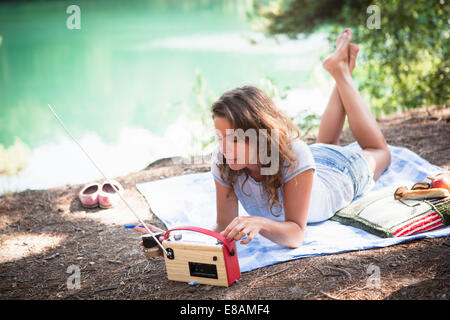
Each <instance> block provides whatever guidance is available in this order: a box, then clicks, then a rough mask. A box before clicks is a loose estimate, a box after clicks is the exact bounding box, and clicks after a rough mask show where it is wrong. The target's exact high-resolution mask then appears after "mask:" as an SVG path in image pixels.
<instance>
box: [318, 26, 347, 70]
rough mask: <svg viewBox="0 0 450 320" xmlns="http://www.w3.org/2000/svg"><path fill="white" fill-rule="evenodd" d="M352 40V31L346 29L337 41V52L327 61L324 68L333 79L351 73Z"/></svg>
mask: <svg viewBox="0 0 450 320" xmlns="http://www.w3.org/2000/svg"><path fill="white" fill-rule="evenodd" d="M351 38H352V30H351V29H350V28H346V29H345V30H344V31H343V32H342V33H341V34H340V35H339V37H338V38H337V40H336V51H335V52H334V53H333V54H332V55H331V56H329V57H328V58H326V59H325V61H324V62H323V64H322V65H323V67H324V68H325V70H327V71H328V72H329V73H330V74H331V75H332V76H333V77H334V76H335V74H336V73H341V72H343V73H348V74H349V73H350V69H349V44H350V40H351Z"/></svg>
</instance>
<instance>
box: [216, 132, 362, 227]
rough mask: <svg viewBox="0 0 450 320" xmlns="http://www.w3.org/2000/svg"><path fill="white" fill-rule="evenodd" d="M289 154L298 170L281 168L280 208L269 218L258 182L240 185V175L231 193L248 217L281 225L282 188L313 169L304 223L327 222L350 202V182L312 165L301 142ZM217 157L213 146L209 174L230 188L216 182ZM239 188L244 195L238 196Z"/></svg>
mask: <svg viewBox="0 0 450 320" xmlns="http://www.w3.org/2000/svg"><path fill="white" fill-rule="evenodd" d="M292 150H293V152H294V153H295V155H296V156H297V158H298V160H299V166H298V167H296V168H292V167H283V168H282V176H283V186H282V187H280V188H279V189H278V199H279V200H280V202H281V207H280V206H276V205H274V207H273V209H272V210H273V214H272V213H271V212H270V206H269V205H268V203H267V200H266V196H265V194H264V193H263V188H262V184H261V182H257V181H255V180H254V179H253V178H252V177H251V176H249V177H248V180H247V181H246V182H245V184H243V182H244V180H245V177H246V174H245V173H243V174H241V175H240V176H238V178H237V180H236V183H235V185H234V192H235V194H236V196H237V198H238V199H239V201H240V202H241V204H242V206H243V207H244V209H245V211H247V213H248V214H249V215H252V216H261V217H265V218H269V219H272V220H275V221H285V216H284V209H283V190H284V184H285V183H286V182H288V181H289V180H291V179H292V178H293V177H295V176H296V175H297V174H299V173H301V172H303V171H305V170H308V169H311V168H312V169H314V178H313V185H312V190H311V198H310V202H309V209H308V218H307V222H308V223H313V222H320V221H324V220H327V219H329V218H331V217H332V216H333V215H334V213H335V212H336V211H337V210H339V209H341V208H342V207H344V206H345V205H347V204H348V203H350V202H351V201H352V199H353V185H352V184H351V181H349V180H348V179H343V177H342V174H341V173H340V172H339V171H338V170H334V169H333V168H331V167H329V166H324V165H321V164H319V163H317V164H316V162H315V161H314V157H313V155H312V153H311V150H310V148H309V146H308V145H307V144H306V143H305V142H304V141H302V140H300V139H296V140H294V141H293V145H292ZM218 153H219V146H218V145H217V147H216V148H215V149H214V151H213V153H212V157H211V173H212V175H213V176H214V178H215V179H216V180H217V181H218V182H219V183H221V184H223V185H224V186H227V187H230V186H229V185H228V184H227V183H225V182H224V181H223V180H222V179H221V178H220V171H219V168H218V167H217V166H216V163H217V162H218V159H217V155H218ZM293 165H295V163H294V164H293ZM242 185H243V190H244V192H242Z"/></svg>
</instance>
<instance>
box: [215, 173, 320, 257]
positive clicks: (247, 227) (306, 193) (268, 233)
mask: <svg viewBox="0 0 450 320" xmlns="http://www.w3.org/2000/svg"><path fill="white" fill-rule="evenodd" d="M313 177H314V169H308V170H305V171H303V172H302V173H299V174H298V175H296V176H295V177H294V178H292V179H291V180H289V181H288V182H286V183H285V185H284V199H283V205H284V213H285V221H283V222H279V221H274V220H270V219H267V218H263V217H257V216H248V217H237V218H235V219H234V220H233V221H232V222H231V223H230V224H229V225H228V227H227V228H226V229H225V230H224V231H223V232H222V234H223V235H224V236H226V237H227V238H228V239H233V238H234V239H235V240H241V239H242V238H243V237H244V236H245V235H247V238H246V239H244V240H242V241H241V243H243V244H246V243H249V242H250V241H251V240H252V239H253V238H254V237H255V236H256V235H257V234H258V233H260V234H261V235H262V236H264V237H266V238H268V239H269V240H271V241H273V242H275V243H278V244H280V245H283V246H287V247H291V248H297V247H299V246H301V244H302V243H303V238H304V235H305V229H306V221H307V216H308V208H309V201H310V197H311V189H312V182H313Z"/></svg>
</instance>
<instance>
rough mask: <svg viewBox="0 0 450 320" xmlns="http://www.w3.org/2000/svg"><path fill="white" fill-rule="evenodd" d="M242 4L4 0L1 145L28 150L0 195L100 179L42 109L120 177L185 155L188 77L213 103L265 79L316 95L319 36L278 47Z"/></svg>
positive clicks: (0, 17) (0, 6)
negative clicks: (74, 12)
mask: <svg viewBox="0 0 450 320" xmlns="http://www.w3.org/2000/svg"><path fill="white" fill-rule="evenodd" d="M71 4H77V5H78V6H79V8H80V13H81V15H80V21H81V24H80V26H81V29H72V30H71V29H68V28H67V24H66V22H67V19H68V18H69V17H70V16H71V14H68V13H67V12H66V9H67V7H68V6H69V5H71ZM250 7H251V1H226V0H224V1H214V0H204V1H200V0H191V1H167V0H158V1H115V0H114V1H113V0H108V1H100V0H99V1H94V0H89V1H35V2H20V3H16V2H8V3H0V36H1V39H2V41H1V44H0V145H3V147H5V148H7V147H10V146H11V145H12V144H13V142H14V139H15V138H16V137H18V138H20V139H21V140H22V141H23V142H24V143H25V144H26V145H27V146H28V147H29V148H30V149H31V151H32V153H31V157H30V160H29V166H28V167H27V168H26V169H25V170H23V172H21V173H20V174H19V175H17V176H15V177H1V176H0V191H2V189H4V190H8V189H9V190H20V189H25V188H45V187H50V186H57V185H62V184H66V183H83V182H88V181H89V180H91V179H97V178H99V173H98V172H97V171H96V170H95V168H93V166H92V165H91V164H90V163H89V162H88V159H87V158H86V157H84V155H83V154H82V153H81V151H80V150H79V149H77V148H78V147H77V146H76V145H75V144H74V143H73V141H71V140H70V138H69V137H68V136H67V134H66V133H65V131H64V130H63V129H62V127H61V126H60V124H59V123H58V122H57V121H56V119H55V117H54V116H53V115H52V114H51V113H50V111H49V109H48V107H47V105H48V104H51V105H52V106H53V108H54V109H55V110H56V112H57V113H58V115H59V116H60V118H61V119H62V120H63V121H64V123H65V125H66V127H67V128H68V129H69V130H70V131H71V132H72V134H73V136H74V137H75V138H76V139H77V140H79V141H80V142H81V144H82V145H83V146H84V147H85V148H86V151H89V153H90V154H91V155H92V158H93V159H95V160H97V161H98V164H99V166H100V165H101V166H103V167H104V168H106V169H105V171H107V173H108V174H109V175H111V176H117V175H118V174H125V173H127V172H131V171H136V170H139V169H141V168H143V167H145V165H146V164H148V163H150V162H151V161H153V160H155V159H156V158H158V157H162V156H171V155H179V154H183V153H186V152H187V151H186V143H187V140H185V139H183V137H185V136H186V130H190V129H192V128H190V127H189V119H188V118H186V112H187V111H189V109H190V108H191V106H194V105H195V98H194V95H193V92H192V86H193V85H194V83H195V79H196V76H195V75H196V72H199V73H200V74H201V75H202V77H203V79H204V80H205V83H206V86H207V88H208V90H212V91H213V92H214V93H215V94H216V95H217V96H219V95H220V94H221V93H223V92H224V91H226V90H229V89H232V88H235V87H237V86H241V85H244V84H253V85H257V84H259V83H260V81H261V79H264V78H266V77H270V78H271V79H273V80H274V82H275V84H277V85H278V86H279V87H284V86H287V85H289V86H292V87H295V88H299V89H302V90H305V92H307V90H310V89H311V88H313V87H314V85H315V83H314V78H315V77H316V75H315V74H314V72H315V71H314V70H316V69H317V66H318V65H320V55H323V54H324V53H326V52H327V50H328V45H327V42H326V40H325V37H324V36H321V35H314V36H312V37H310V38H308V39H306V40H297V41H293V40H292V41H288V40H286V41H282V42H281V44H279V45H277V44H276V42H275V41H273V40H270V39H265V38H264V36H263V35H262V34H261V33H258V32H256V31H254V30H252V28H251V24H250V22H249V21H248V19H247V17H246V14H245V13H246V11H247V10H248V9H249V8H250ZM249 39H253V40H256V44H252V43H251V42H250V41H249ZM312 79H313V80H312ZM186 123H188V125H186ZM170 130H172V131H170ZM177 136H179V137H180V139H177ZM177 144H179V145H177Z"/></svg>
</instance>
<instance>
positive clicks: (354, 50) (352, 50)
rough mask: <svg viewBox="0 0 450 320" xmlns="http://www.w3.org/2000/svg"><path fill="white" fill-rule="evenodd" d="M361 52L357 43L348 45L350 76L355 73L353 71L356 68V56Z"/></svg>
mask: <svg viewBox="0 0 450 320" xmlns="http://www.w3.org/2000/svg"><path fill="white" fill-rule="evenodd" d="M358 52H359V46H358V45H357V44H355V43H350V44H349V45H348V68H349V69H350V74H352V73H353V69H355V66H356V56H357V55H358Z"/></svg>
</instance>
